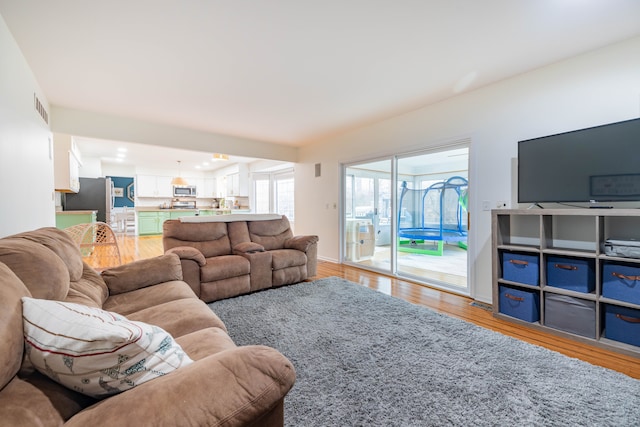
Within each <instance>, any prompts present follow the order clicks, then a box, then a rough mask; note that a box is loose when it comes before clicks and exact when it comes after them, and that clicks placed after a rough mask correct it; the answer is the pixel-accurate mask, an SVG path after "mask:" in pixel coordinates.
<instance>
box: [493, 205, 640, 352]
mask: <svg viewBox="0 0 640 427" xmlns="http://www.w3.org/2000/svg"><path fill="white" fill-rule="evenodd" d="M607 239H617V240H637V241H640V210H635V209H528V210H516V209H499V210H494V211H492V251H493V256H492V258H493V261H492V262H493V312H494V316H496V317H498V318H501V319H505V320H509V321H513V322H514V323H519V324H523V325H527V326H529V327H532V328H538V329H542V330H545V331H549V332H552V333H554V334H558V335H561V336H566V337H569V338H572V339H575V340H578V341H581V342H587V343H591V344H593V345H596V346H601V347H604V348H608V349H611V350H615V351H618V352H621V353H624V354H630V355H633V356H636V357H639V356H640V346H636V345H631V344H628V343H624V342H620V341H616V340H613V339H609V338H607V337H606V326H607V325H606V321H605V310H606V308H607V306H613V307H614V308H616V307H619V308H620V309H622V310H628V309H632V311H633V310H640V304H634V303H630V302H627V301H619V300H617V299H613V298H606V297H604V296H603V295H602V285H603V281H604V279H603V277H602V276H603V266H604V265H605V264H606V263H611V262H621V263H626V264H629V265H632V266H633V265H635V264H637V265H638V268H640V258H626V257H619V256H609V255H606V254H605V252H604V243H605V241H607ZM505 252H514V253H522V254H529V255H535V256H537V257H538V258H537V259H538V266H537V267H538V268H539V272H538V274H539V284H538V285H537V286H532V285H530V284H524V283H519V282H518V281H514V280H513V279H512V278H510V280H506V279H504V278H503V277H502V274H503V267H502V259H503V254H504V253H505ZM549 257H565V258H567V259H574V260H576V263H577V264H579V265H582V264H586V265H588V266H590V267H591V268H592V269H593V280H594V281H595V283H594V284H593V287H594V289H593V291H591V288H589V289H588V292H581V291H576V290H572V289H565V288H562V287H558V286H551V285H548V284H547V273H548V272H547V260H548V259H549ZM552 259H554V258H552ZM557 267H558V265H557V264H556V268H557ZM549 268H550V269H553V268H554V267H553V263H551V264H550V267H549ZM555 271H557V270H555ZM639 282H640V281H639ZM592 283H593V282H592ZM500 286H509V287H512V288H516V289H522V290H527V291H530V292H531V291H533V292H537V293H538V295H539V301H540V303H539V306H540V308H539V309H540V313H539V321H537V322H526V321H523V320H521V319H518V318H515V317H511V316H507V315H505V314H503V313H502V312H501V310H500V300H499V287H500ZM639 286H640V283H639ZM548 295H549V296H551V295H560V296H562V298H563V299H564V300H566V301H568V304H569V305H567V310H568V314H567V316H571V313H570V311H571V309H572V307H570V304H571V302H575V303H576V306H580V305H581V304H582V305H583V306H584V307H587V308H588V312H587V314H586V315H584V312H581V313H582V314H581V315H582V320H581V321H583V322H585V321H589V322H590V323H592V324H593V327H594V328H595V335H594V336H595V337H591V336H583V335H580V334H576V333H573V332H570V331H569V330H562V329H557V328H556V327H552V326H550V325H549V324H547V322H546V321H547V319H545V310H546V308H547V307H545V300H546V298H545V297H546V296H548ZM625 295H626V294H625ZM555 299H556V300H557V298H555ZM554 304H557V302H555V301H554ZM549 308H550V307H549ZM555 310H556V311H554V312H553V314H554V318H555V319H554V321H557V320H558V314H560V315H562V312H561V311H558V310H557V309H555ZM638 313H640V311H638ZM560 320H563V319H562V318H561V319H560ZM614 320H617V319H614ZM639 320H640V319H639ZM634 323H635V325H632V326H631V327H632V328H640V326H638V325H640V322H634ZM567 329H570V328H567ZM630 333H631V334H637V333H640V331H638V330H636V329H633V332H630Z"/></svg>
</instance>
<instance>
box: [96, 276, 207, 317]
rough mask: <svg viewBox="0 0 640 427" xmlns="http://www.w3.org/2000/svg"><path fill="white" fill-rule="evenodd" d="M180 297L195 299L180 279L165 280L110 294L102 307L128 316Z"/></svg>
mask: <svg viewBox="0 0 640 427" xmlns="http://www.w3.org/2000/svg"><path fill="white" fill-rule="evenodd" d="M180 299H195V294H194V293H193V290H192V289H191V287H190V286H189V285H187V284H186V283H184V282H180V281H173V282H165V283H159V284H157V285H155V286H150V287H148V288H142V289H137V290H135V291H131V292H126V293H124V294H118V295H111V296H110V297H109V298H107V300H106V301H105V302H104V305H103V306H102V309H104V310H109V311H115V312H116V313H119V314H121V315H123V316H128V315H129V314H131V313H135V312H136V311H140V310H143V309H145V308H148V307H155V306H158V305H161V304H165V303H167V302H173V301H176V300H180Z"/></svg>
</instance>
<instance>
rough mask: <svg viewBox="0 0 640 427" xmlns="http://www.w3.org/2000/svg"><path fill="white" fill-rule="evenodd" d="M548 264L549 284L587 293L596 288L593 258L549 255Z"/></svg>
mask: <svg viewBox="0 0 640 427" xmlns="http://www.w3.org/2000/svg"><path fill="white" fill-rule="evenodd" d="M546 264H547V286H554V287H556V288H562V289H569V290H571V291H577V292H585V293H589V292H593V291H594V289H595V288H596V280H595V273H594V271H595V264H596V263H595V260H593V259H584V258H572V257H564V256H548V257H547V262H546Z"/></svg>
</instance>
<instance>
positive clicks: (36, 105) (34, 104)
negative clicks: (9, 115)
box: [33, 93, 49, 124]
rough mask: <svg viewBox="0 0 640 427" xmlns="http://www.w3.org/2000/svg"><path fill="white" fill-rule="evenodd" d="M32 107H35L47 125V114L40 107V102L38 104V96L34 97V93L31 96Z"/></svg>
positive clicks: (42, 106)
mask: <svg viewBox="0 0 640 427" xmlns="http://www.w3.org/2000/svg"><path fill="white" fill-rule="evenodd" d="M33 106H34V107H35V109H36V111H37V112H38V114H39V115H40V117H42V120H44V122H45V123H46V124H49V113H47V110H46V109H45V108H44V105H42V102H40V100H39V99H38V95H36V94H35V93H34V94H33Z"/></svg>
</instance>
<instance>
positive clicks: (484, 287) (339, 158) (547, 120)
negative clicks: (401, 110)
mask: <svg viewBox="0 0 640 427" xmlns="http://www.w3.org/2000/svg"><path fill="white" fill-rule="evenodd" d="M637 117H640V38H634V39H631V40H628V41H626V42H623V43H619V44H616V45H612V46H609V47H606V48H603V49H599V50H597V51H593V52H590V53H587V54H583V55H580V56H577V57H574V58H571V59H568V60H565V61H562V62H559V63H556V64H553V65H550V66H547V67H544V68H541V69H538V70H535V71H532V72H529V73H526V74H522V75H520V76H517V77H514V78H512V79H509V80H505V81H502V82H499V83H496V84H493V85H490V86H486V87H484V88H480V89H477V90H475V91H472V92H469V93H464V94H461V95H458V96H456V97H454V98H451V99H449V100H447V101H444V102H440V103H438V104H434V105H431V106H427V107H424V108H422V109H419V110H416V111H414V112H411V113H409V114H404V115H401V116H398V117H395V118H392V119H389V120H386V121H383V122H380V123H378V124H375V125H372V126H368V127H365V128H362V129H359V130H357V131H353V132H350V133H348V134H345V135H341V136H338V137H335V138H332V139H328V140H323V141H319V142H317V143H315V144H313V145H311V146H308V147H304V148H303V149H301V151H300V153H299V161H300V164H298V165H297V166H296V175H295V177H296V190H297V191H296V231H297V232H298V233H300V234H307V233H313V234H318V235H319V236H320V244H319V255H320V256H321V257H322V258H326V259H333V260H337V259H338V258H339V248H340V241H339V235H338V227H339V211H338V210H334V209H332V208H331V206H332V203H333V202H334V201H339V200H340V185H339V175H340V164H341V163H345V162H351V161H354V160H362V159H367V158H370V157H374V156H377V155H383V154H391V153H399V152H409V151H412V150H416V149H420V148H426V147H433V146H438V145H444V144H448V143H451V142H455V141H457V140H460V139H462V138H465V137H469V138H470V139H471V141H472V145H471V151H470V216H471V221H470V223H471V228H470V239H469V240H470V246H469V257H470V260H471V275H470V281H471V285H472V293H473V296H474V297H475V298H477V299H478V300H481V301H486V302H490V301H491V229H490V227H491V216H490V212H486V211H482V210H481V208H480V206H481V203H482V201H483V200H488V201H490V202H491V203H492V205H493V204H494V203H495V201H497V200H510V201H511V202H512V205H515V200H512V194H513V192H512V185H511V183H512V180H513V179H512V163H513V161H512V159H513V158H515V157H516V156H517V141H519V140H522V139H528V138H534V137H538V136H544V135H549V134H554V133H559V132H564V131H570V130H574V129H580V128H585V127H590V126H596V125H600V124H604V123H610V122H615V121H620V120H628V119H632V118H637ZM639 147H640V145H639ZM318 162H319V163H321V164H322V176H321V177H319V178H315V177H314V164H315V163H318ZM327 203H328V204H329V206H330V208H329V209H328V210H327V209H326V204H327ZM514 207H516V206H514Z"/></svg>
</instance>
